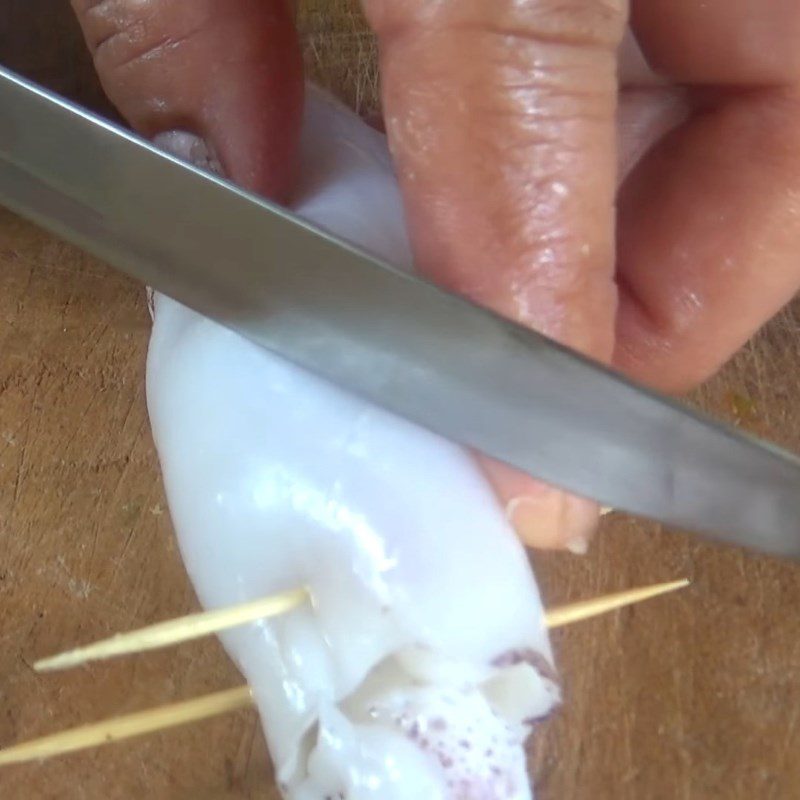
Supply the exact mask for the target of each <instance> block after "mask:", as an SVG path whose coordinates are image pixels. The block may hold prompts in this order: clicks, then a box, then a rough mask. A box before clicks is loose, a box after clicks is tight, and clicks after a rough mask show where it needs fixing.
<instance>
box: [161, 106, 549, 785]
mask: <svg viewBox="0 0 800 800" xmlns="http://www.w3.org/2000/svg"><path fill="white" fill-rule="evenodd" d="M302 165H303V176H302V181H301V186H300V191H299V193H298V195H297V198H298V199H297V203H296V206H295V210H296V211H297V213H298V214H300V215H302V216H303V217H305V218H307V219H309V220H312V221H313V222H315V223H317V224H318V225H320V226H322V227H325V228H327V229H328V230H330V231H332V232H334V233H336V234H338V235H340V236H342V237H344V238H347V239H350V240H352V241H354V242H356V243H358V244H360V245H362V246H363V247H365V248H367V249H369V250H371V251H373V252H375V253H377V254H379V255H381V256H384V257H386V258H387V259H390V260H391V261H392V262H394V263H398V264H401V265H402V264H405V265H410V263H411V256H410V251H409V245H408V241H407V238H406V233H405V230H404V224H403V214H402V210H401V204H400V198H399V195H398V189H397V184H396V182H395V179H394V176H393V173H392V169H391V164H390V160H389V156H388V151H387V148H386V143H385V139H384V137H383V136H381V135H380V134H378V133H377V132H375V131H373V130H372V129H370V128H368V127H367V126H366V125H364V123H363V122H361V120H360V119H359V118H358V117H356V116H355V115H354V114H352V113H351V112H350V111H348V110H346V109H345V108H344V107H342V106H340V105H339V104H338V103H336V102H335V101H333V100H331V99H329V98H328V97H327V96H324V95H322V94H321V93H320V92H318V91H316V90H310V91H309V100H308V103H307V111H306V121H305V133H304V136H303V142H302ZM264 258H265V259H267V258H280V253H265V254H264ZM154 308H155V322H154V326H153V333H152V339H151V342H150V352H149V357H148V365H147V398H148V405H149V410H150V418H151V422H152V428H153V434H154V437H155V441H156V445H157V448H158V453H159V456H160V460H161V465H162V469H163V475H164V482H165V485H166V491H167V497H168V501H169V506H170V511H171V514H172V519H173V521H174V524H175V528H176V530H177V534H178V538H179V541H180V547H181V551H182V554H183V557H184V560H185V562H186V566H187V568H188V571H189V574H190V576H191V579H192V581H193V582H194V585H195V587H196V589H197V593H198V595H199V597H200V601H201V602H202V603H203V605H204V606H206V607H209V608H213V607H219V606H224V605H229V604H232V603H237V602H242V601H245V600H250V599H255V598H257V597H261V596H264V595H268V594H271V593H275V592H278V591H281V590H284V589H290V588H293V587H296V586H298V585H307V586H308V587H309V588H310V591H311V595H312V602H311V603H309V604H307V605H306V606H305V607H301V608H298V609H296V610H294V611H292V612H290V613H288V614H286V615H285V616H283V617H279V618H275V619H271V620H266V621H263V622H260V623H258V624H250V625H247V626H244V627H241V628H238V629H236V630H234V631H231V632H228V633H226V634H224V635H223V637H222V639H223V643H224V645H225V647H226V649H227V651H228V652H229V653H230V655H231V656H232V657H233V659H234V660H235V661H236V663H237V665H238V666H239V668H240V669H241V671H242V672H243V673H244V675H245V676H246V678H247V680H248V681H249V683H250V685H251V686H252V687H253V690H254V693H255V697H256V700H257V703H258V707H259V710H260V713H261V717H262V720H263V725H264V729H265V732H266V736H267V740H268V742H269V747H270V750H271V753H272V756H273V760H274V763H275V769H276V774H277V779H278V781H279V784H280V787H281V789H282V791H283V793H284V795H285V796H286V797H287V798H292V800H328V799H329V798H330V799H331V800H339V798H347V800H357V799H360V798H381V799H382V800H401V799H402V800H420V798H426V799H427V800H512V799H513V800H522V798H529V797H531V796H532V794H531V789H530V787H529V784H528V779H527V773H526V764H525V754H524V742H525V739H526V738H527V736H528V734H529V733H530V730H531V726H532V723H533V721H534V720H536V719H537V718H540V717H541V716H543V715H544V714H546V713H547V712H548V711H549V710H550V709H551V708H552V706H553V705H554V704H555V703H556V702H557V700H558V689H557V687H556V684H555V681H554V677H553V674H552V669H551V668H550V663H551V652H550V648H549V644H548V639H547V633H546V630H545V626H544V620H543V610H542V605H541V601H540V598H539V594H538V590H537V587H536V583H535V581H534V579H533V576H532V573H531V570H530V566H529V564H528V561H527V558H526V555H525V552H524V550H523V548H522V546H521V545H520V544H519V542H518V541H517V539H516V537H515V536H514V534H513V533H512V531H511V529H510V527H509V525H508V523H507V521H506V519H505V515H504V514H503V512H502V510H501V508H500V507H499V504H498V503H497V501H496V500H495V498H494V496H493V494H492V492H491V490H490V488H489V486H488V485H487V482H486V480H485V479H484V477H483V476H482V474H481V473H480V471H479V470H478V469H477V467H476V465H475V463H474V462H473V460H472V458H471V457H470V456H469V454H468V453H466V452H465V451H464V450H462V449H461V448H459V447H457V446H455V445H453V444H451V443H449V442H447V441H444V440H442V439H441V438H439V437H437V436H435V435H433V434H431V433H429V432H427V431H425V430H422V429H420V428H418V427H416V426H414V425H412V424H410V423H408V422H405V421H403V420H401V419H398V418H397V417H395V416H392V415H390V414H388V413H386V412H384V411H382V410H381V409H379V408H376V407H374V406H372V405H370V404H368V403H366V402H363V401H361V400H359V399H357V398H354V397H352V396H350V395H349V394H347V393H346V392H343V391H340V390H338V389H337V388H335V387H333V386H331V385H329V384H328V383H326V382H324V381H322V380H319V379H317V378H316V377H314V376H313V375H310V374H308V373H307V372H305V371H303V370H301V369H298V368H297V367H295V366H293V365H292V364H289V363H287V362H286V361H284V360H283V359H281V358H278V357H276V356H274V355H271V354H269V353H267V352H264V351H262V350H260V349H259V348H257V347H255V346H253V345H252V344H250V343H249V342H247V341H245V340H244V339H242V338H241V337H239V336H238V335H236V334H234V333H231V332H230V331H229V330H227V329H225V328H223V327H221V326H219V325H217V324H215V323H214V322H210V321H209V320H207V319H204V318H202V317H200V316H198V315H197V314H195V313H194V312H192V311H190V310H188V309H186V308H184V307H183V306H180V305H178V304H177V303H175V302H173V301H172V300H169V299H167V298H165V297H163V296H156V297H155V301H154Z"/></svg>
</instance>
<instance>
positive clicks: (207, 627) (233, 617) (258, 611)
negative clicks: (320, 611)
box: [33, 588, 309, 672]
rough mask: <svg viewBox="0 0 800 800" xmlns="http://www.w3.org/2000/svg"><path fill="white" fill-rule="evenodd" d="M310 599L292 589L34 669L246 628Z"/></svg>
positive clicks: (181, 620)
mask: <svg viewBox="0 0 800 800" xmlns="http://www.w3.org/2000/svg"><path fill="white" fill-rule="evenodd" d="M308 596H309V595H308V591H307V590H306V589H305V588H301V589H292V590H290V591H288V592H282V593H280V594H276V595H272V596H270V597H263V598H261V599H259V600H254V601H251V602H247V603H241V604H240V605H236V606H230V607H227V608H219V609H212V610H211V611H203V612H200V613H197V614H190V615H189V616H186V617H179V618H178V619H171V620H167V621H166V622H159V623H156V624H155V625H149V626H148V627H146V628H140V629H139V630H136V631H131V632H129V633H118V634H116V635H115V636H112V637H111V638H109V639H104V640H103V641H100V642H95V643H94V644H90V645H87V646H85V647H79V648H76V649H75V650H70V651H68V652H66V653H60V654H58V655H55V656H50V657H49V658H43V659H41V660H40V661H37V662H36V663H35V664H34V665H33V667H34V669H35V670H36V671H37V672H54V671H56V670H63V669H69V668H71V667H78V666H81V665H83V664H88V663H90V662H92V661H103V660H105V659H109V658H115V657H117V656H123V655H130V654H133V653H142V652H146V651H148V650H157V649H160V648H162V647H170V646H172V645H176V644H180V643H182V642H188V641H191V640H193V639H200V638H202V637H204V636H210V635H211V634H214V633H220V632H221V631H224V630H228V629H230V628H235V627H238V626H239V625H245V624H247V623H248V622H255V621H257V620H259V619H265V618H267V617H274V616H277V615H278V614H284V613H286V612H288V611H291V610H292V609H294V608H296V607H297V606H299V605H301V604H302V603H303V602H305V600H306V599H307V598H308Z"/></svg>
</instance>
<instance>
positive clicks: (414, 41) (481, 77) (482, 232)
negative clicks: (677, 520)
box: [364, 0, 625, 545]
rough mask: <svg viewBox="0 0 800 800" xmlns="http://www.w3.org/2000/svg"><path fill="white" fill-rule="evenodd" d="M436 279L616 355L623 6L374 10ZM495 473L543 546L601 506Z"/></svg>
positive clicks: (382, 2)
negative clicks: (618, 99) (618, 128)
mask: <svg viewBox="0 0 800 800" xmlns="http://www.w3.org/2000/svg"><path fill="white" fill-rule="evenodd" d="M364 6H365V9H366V11H367V16H368V18H369V20H370V23H371V25H372V26H373V28H374V29H375V31H376V32H377V34H378V40H379V52H380V62H381V74H382V86H383V108H384V117H385V120H386V126H387V133H388V136H389V142H390V146H391V148H392V151H393V154H394V157H395V161H396V164H397V168H398V174H399V179H400V183H401V187H402V189H403V192H404V199H405V204H406V213H407V219H408V224H409V227H410V231H411V235H412V241H413V243H414V247H415V255H416V258H417V262H418V265H419V267H420V269H421V270H422V271H424V272H425V273H427V274H428V275H429V276H430V277H432V278H433V279H434V280H436V281H438V282H439V283H441V284H443V285H444V286H446V287H447V288H450V289H451V290H454V291H457V292H460V293H462V294H465V295H467V296H468V297H470V298H471V299H473V300H475V301H477V302H480V303H482V304H485V305H488V306H489V307H491V308H493V309H494V310H496V311H499V312H500V313H502V314H505V315H506V316H509V317H511V318H513V319H515V320H518V321H520V322H522V323H524V324H526V325H529V326H531V327H534V328H536V329H537V330H539V331H542V332H544V333H545V334H547V335H549V336H551V337H553V338H556V339H558V340H560V341H562V342H565V343H567V344H569V345H571V346H573V347H575V348H578V349H580V350H582V351H583V352H585V353H587V354H589V355H591V356H594V357H595V358H598V359H607V358H609V357H610V355H611V351H612V339H613V318H614V310H615V295H616V290H615V286H614V281H613V263H614V257H613V226H614V211H613V207H614V187H615V176H616V164H615V127H614V114H615V106H616V94H617V84H616V50H617V47H618V45H619V42H620V40H621V38H622V33H623V29H624V26H625V13H624V11H625V9H624V3H622V2H619V3H609V2H605V1H604V0H583V2H570V3H563V2H557V1H556V0H539V1H538V2H528V3H518V2H512V0H482V1H481V0H465V1H464V2H460V3H429V2H425V0H406V2H403V3H397V2H395V1H394V0H365V2H364ZM487 469H488V472H489V475H490V477H491V478H492V479H493V481H494V482H495V484H496V486H497V488H498V491H499V494H500V496H501V497H502V499H503V500H504V501H505V502H506V503H507V504H508V508H509V511H510V512H511V513H512V514H513V515H514V519H515V523H516V524H517V527H518V530H520V533H521V534H522V535H523V536H524V537H525V538H526V540H527V541H529V542H531V543H534V544H549V545H554V544H559V543H563V542H564V541H565V540H576V541H581V540H585V538H586V536H587V535H588V532H589V530H590V529H591V528H592V527H593V525H594V523H595V521H596V508H595V507H594V504H590V503H588V502H587V501H583V500H579V499H577V498H571V497H567V496H566V495H561V494H555V493H554V492H553V491H549V490H546V489H545V487H543V486H541V485H539V484H535V483H534V482H532V481H531V480H530V479H527V478H523V477H522V476H520V475H518V474H516V473H511V472H510V471H509V470H508V469H506V468H503V467H500V466H498V465H495V464H488V465H487Z"/></svg>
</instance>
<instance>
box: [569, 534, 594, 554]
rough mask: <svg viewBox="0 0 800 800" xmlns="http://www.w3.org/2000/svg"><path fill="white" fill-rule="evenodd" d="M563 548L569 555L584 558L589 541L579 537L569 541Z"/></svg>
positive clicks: (587, 550)
mask: <svg viewBox="0 0 800 800" xmlns="http://www.w3.org/2000/svg"><path fill="white" fill-rule="evenodd" d="M564 546H565V547H566V548H567V550H569V552H570V553H573V554H574V555H576V556H585V555H586V554H587V553H588V552H589V540H588V539H582V538H580V537H579V538H577V539H570V540H569V541H568V542H567V543H566V545H564Z"/></svg>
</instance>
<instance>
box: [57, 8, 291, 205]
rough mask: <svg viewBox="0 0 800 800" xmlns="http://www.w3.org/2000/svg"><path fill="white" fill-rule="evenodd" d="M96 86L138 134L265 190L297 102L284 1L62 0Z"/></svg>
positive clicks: (279, 164) (283, 167)
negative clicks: (87, 53)
mask: <svg viewBox="0 0 800 800" xmlns="http://www.w3.org/2000/svg"><path fill="white" fill-rule="evenodd" d="M72 5H73V8H74V9H75V12H76V14H77V16H78V20H79V22H80V24H81V27H82V29H83V33H84V36H85V38H86V42H87V44H88V45H89V48H90V50H91V52H92V55H93V56H94V61H95V65H96V67H97V71H98V73H99V75H100V79H101V81H102V83H103V87H104V89H105V91H106V93H107V94H108V96H109V98H110V99H111V101H112V102H113V103H114V104H115V105H116V106H117V108H118V109H119V111H120V113H122V115H123V116H125V117H126V119H127V120H128V121H129V122H130V124H131V125H132V126H133V127H134V128H135V129H136V130H137V131H139V132H140V133H142V134H143V135H145V136H148V137H150V138H154V137H158V136H159V135H163V137H164V138H163V140H162V141H163V142H164V144H165V145H166V146H168V147H169V149H171V150H172V151H173V152H178V154H180V155H184V156H186V157H188V158H190V159H191V160H193V161H194V162H195V163H197V164H199V165H200V166H210V167H212V168H221V169H222V170H223V171H224V172H225V173H226V174H227V175H228V176H229V177H230V178H231V179H232V180H234V181H235V182H236V183H239V184H241V185H243V186H245V187H247V188H249V189H252V190H255V191H258V192H261V193H263V194H267V195H271V196H280V195H282V194H284V193H285V192H287V191H288V189H289V187H290V185H291V180H292V177H293V171H294V159H295V147H296V142H297V138H298V136H299V129H300V120H301V114H302V102H303V78H302V60H301V54H300V48H299V45H298V43H297V39H296V36H295V33H294V30H293V22H292V15H291V7H290V5H289V3H288V2H287V0H149V2H141V0H101V1H100V2H98V0H72Z"/></svg>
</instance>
